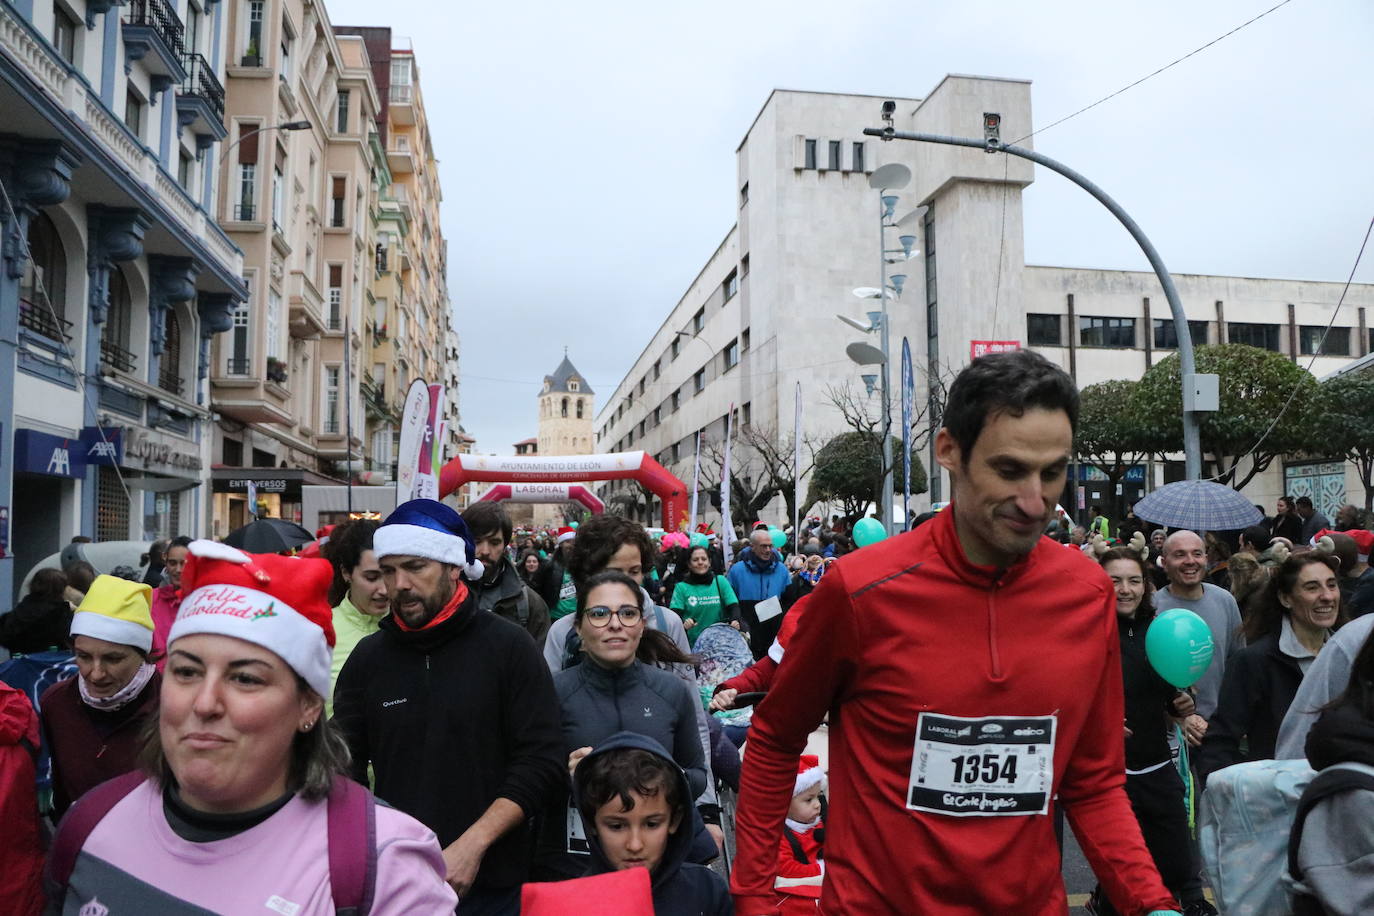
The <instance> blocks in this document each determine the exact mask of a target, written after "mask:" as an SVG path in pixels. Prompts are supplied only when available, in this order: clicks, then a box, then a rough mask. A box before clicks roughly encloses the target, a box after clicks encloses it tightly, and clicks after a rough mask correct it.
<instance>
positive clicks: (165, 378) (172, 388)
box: [157, 367, 186, 397]
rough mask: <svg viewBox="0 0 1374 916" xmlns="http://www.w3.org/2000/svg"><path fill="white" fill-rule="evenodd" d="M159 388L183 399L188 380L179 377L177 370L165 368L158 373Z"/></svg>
mask: <svg viewBox="0 0 1374 916" xmlns="http://www.w3.org/2000/svg"><path fill="white" fill-rule="evenodd" d="M157 387H159V388H161V389H162V390H163V391H167V392H171V393H172V394H174V395H176V396H177V397H181V396H182V394H184V393H185V391H186V379H184V378H182V377H181V376H179V375H177V374H176V370H175V369H170V368H167V367H163V368H162V369H159V370H158V373H157Z"/></svg>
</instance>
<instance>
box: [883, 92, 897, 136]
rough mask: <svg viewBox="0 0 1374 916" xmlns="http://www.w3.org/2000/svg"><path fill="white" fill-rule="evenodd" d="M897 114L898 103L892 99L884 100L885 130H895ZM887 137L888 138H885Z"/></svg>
mask: <svg viewBox="0 0 1374 916" xmlns="http://www.w3.org/2000/svg"><path fill="white" fill-rule="evenodd" d="M896 115H897V103H896V102H894V101H893V100H892V99H888V100H887V101H886V102H883V124H884V125H885V127H884V130H887V131H895V130H896V129H897V127H896V124H895V123H894V118H895V117H896ZM884 139H887V138H884Z"/></svg>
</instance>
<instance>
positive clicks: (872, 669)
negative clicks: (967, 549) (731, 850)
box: [732, 507, 1177, 916]
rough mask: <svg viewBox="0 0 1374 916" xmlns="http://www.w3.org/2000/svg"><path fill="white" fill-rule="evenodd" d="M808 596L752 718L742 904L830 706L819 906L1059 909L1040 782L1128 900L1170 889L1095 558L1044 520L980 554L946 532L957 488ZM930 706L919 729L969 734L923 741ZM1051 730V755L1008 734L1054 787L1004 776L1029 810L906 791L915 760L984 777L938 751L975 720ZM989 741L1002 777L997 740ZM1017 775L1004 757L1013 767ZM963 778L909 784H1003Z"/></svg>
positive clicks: (1136, 903) (995, 800) (752, 909)
mask: <svg viewBox="0 0 1374 916" xmlns="http://www.w3.org/2000/svg"><path fill="white" fill-rule="evenodd" d="M807 601H808V605H809V606H808V607H807V613H806V616H805V620H804V621H803V623H802V625H801V626H799V627H797V630H796V632H795V633H794V634H793V636H792V639H791V640H790V641H789V643H788V646H787V653H786V657H785V659H784V660H783V663H782V664H781V665H780V666H779V668H778V672H777V675H776V677H775V678H774V681H773V685H772V689H771V690H770V691H769V693H768V696H767V698H766V699H765V700H764V701H763V702H762V703H761V704H760V706H759V708H758V711H757V712H756V713H755V715H754V719H753V725H752V726H751V728H750V734H749V752H748V753H747V754H746V755H745V758H744V771H743V776H742V779H741V788H740V801H739V810H738V814H737V818H736V826H737V839H738V844H739V856H738V861H737V863H736V866H735V871H734V885H733V888H732V890H733V891H734V893H735V901H736V908H737V912H738V913H739V914H740V916H755V914H766V913H773V912H776V903H775V902H774V900H775V898H774V896H773V894H772V890H773V880H774V868H775V866H776V863H777V850H778V845H777V843H778V836H779V835H780V833H781V830H782V822H783V818H784V816H785V814H786V812H787V807H788V804H789V802H790V800H791V793H792V788H793V785H794V780H795V771H796V761H797V755H798V754H800V753H801V752H802V749H803V748H804V746H805V744H806V740H807V736H808V735H809V734H810V733H811V731H812V729H814V728H815V727H816V725H817V724H818V723H819V722H820V721H821V718H822V717H823V716H824V715H825V714H826V713H827V712H829V714H830V760H829V763H830V772H829V784H830V811H829V816H828V817H827V825H826V826H827V835H826V876H825V885H824V889H823V891H822V895H821V912H822V913H825V914H830V916H839V914H844V916H867V914H892V916H906V914H911V913H921V914H924V916H929V914H941V916H944V914H968V916H973V914H979V916H981V914H988V913H998V914H1002V913H1015V914H1050V913H1056V914H1062V913H1064V912H1066V911H1067V909H1068V901H1067V898H1066V896H1065V892H1064V884H1063V880H1062V879H1061V876H1060V860H1059V852H1058V850H1057V847H1056V842H1055V836H1054V826H1053V817H1052V812H1053V805H1054V804H1055V802H1054V801H1051V800H1049V799H1048V798H1046V797H1044V796H1046V795H1048V794H1051V793H1052V794H1054V795H1057V798H1058V804H1061V805H1062V806H1063V807H1064V809H1065V811H1066V813H1067V815H1068V818H1069V821H1070V823H1071V824H1072V825H1073V828H1074V833H1075V835H1076V836H1077V837H1078V838H1079V841H1080V845H1081V847H1082V849H1083V852H1084V854H1085V855H1086V856H1087V859H1088V862H1089V864H1091V865H1092V867H1093V871H1094V872H1095V873H1096V874H1097V875H1098V877H1099V879H1100V880H1101V881H1102V884H1103V886H1104V887H1105V888H1106V890H1107V893H1108V895H1109V896H1110V898H1111V900H1112V902H1113V903H1114V904H1115V905H1116V907H1117V908H1118V909H1119V910H1120V911H1121V912H1122V913H1123V914H1125V916H1142V914H1146V913H1149V912H1150V911H1151V910H1155V909H1165V910H1173V909H1177V905H1176V904H1175V903H1174V901H1173V899H1172V898H1171V897H1170V895H1169V892H1168V891H1167V890H1165V888H1164V885H1163V883H1162V882H1161V881H1160V879H1159V875H1158V873H1157V872H1156V870H1155V867H1154V864H1153V862H1152V861H1151V859H1150V854H1149V852H1148V851H1147V850H1146V848H1145V844H1144V842H1143V841H1142V839H1141V835H1140V828H1139V826H1138V824H1137V823H1136V819H1135V816H1134V815H1133V814H1132V812H1131V807H1130V803H1129V802H1128V801H1127V798H1126V793H1125V791H1124V785H1125V760H1124V756H1123V750H1122V741H1121V723H1122V721H1123V705H1122V688H1121V683H1122V682H1121V662H1120V646H1119V644H1118V639H1117V625H1116V599H1115V595H1114V593H1113V592H1112V589H1111V586H1110V582H1109V580H1108V579H1107V576H1106V575H1105V574H1104V573H1103V571H1102V569H1101V568H1100V567H1099V566H1097V564H1095V563H1093V562H1092V561H1091V560H1089V559H1088V558H1087V557H1085V556H1083V555H1082V554H1081V553H1080V552H1079V551H1076V550H1065V549H1064V548H1063V547H1062V546H1060V545H1059V544H1056V543H1054V542H1053V541H1050V540H1048V539H1042V540H1041V541H1040V543H1039V544H1037V545H1036V547H1035V548H1034V549H1033V550H1032V551H1031V553H1030V554H1029V555H1027V556H1026V557H1025V558H1024V559H1022V560H1021V561H1020V562H1018V563H1017V564H1015V565H1014V566H1012V567H1010V568H1009V569H1006V570H1001V571H999V570H996V569H993V568H991V567H980V566H975V565H973V564H972V563H970V562H969V561H968V559H967V557H966V556H965V555H964V551H963V548H962V546H961V545H960V544H959V540H958V537H957V535H956V534H955V530H954V511H953V507H950V508H948V509H946V510H945V511H944V512H941V513H940V514H939V515H938V516H937V517H936V518H934V519H932V520H931V521H930V522H928V523H927V524H925V525H922V526H921V527H920V528H918V529H916V530H915V531H913V532H909V533H907V534H903V535H899V536H898V537H895V538H890V539H888V540H886V541H883V542H881V543H879V544H874V545H870V546H868V547H865V548H863V549H862V550H860V551H858V552H857V553H854V554H851V555H848V556H846V557H844V558H843V559H841V560H840V561H839V562H838V563H836V564H835V565H834V566H833V567H831V569H830V571H829V572H827V573H826V575H825V578H823V579H822V580H821V583H820V585H818V586H817V588H816V590H815V591H814V592H813V593H812V594H811V595H810V596H809V597H808V599H807ZM923 713H925V714H927V716H928V718H927V720H926V722H927V729H925V730H923V731H922V735H921V737H922V739H923V740H929V739H931V738H932V732H930V731H929V728H930V727H932V726H935V723H937V722H939V721H943V723H944V725H943V728H944V731H945V733H947V734H950V735H953V736H962V737H951V738H949V739H937V740H939V741H940V744H939V746H938V748H937V749H936V750H932V749H931V745H930V744H928V743H924V744H922V748H923V751H922V752H921V753H920V754H918V753H916V745H917V739H918V735H917V723H918V718H919V717H920V716H921V715H922V714H923ZM936 715H939V716H946V717H959V718H961V719H963V718H967V719H978V718H981V717H1028V718H1027V719H1026V721H1025V722H1021V721H1020V719H1019V718H1018V719H1017V720H1016V721H1014V722H1012V723H1006V722H1005V719H1004V720H1003V722H1002V724H996V723H984V724H980V723H976V722H975V723H970V724H969V725H968V726H963V725H962V723H959V722H955V723H950V721H949V720H948V719H944V720H932V719H931V718H929V717H931V716H936ZM1051 717H1052V718H1051ZM951 725H952V726H954V727H951ZM935 727H938V726H935ZM1046 730H1050V731H1052V733H1053V748H1054V753H1053V755H1052V768H1051V759H1050V755H1049V754H1048V748H1047V747H1046V746H1045V745H1043V744H1041V745H1038V746H1027V745H1026V744H1021V745H1017V747H1018V748H1019V749H1018V750H1017V751H1016V752H1015V753H1016V754H1019V755H1026V756H1020V757H1018V764H1017V766H1019V770H1020V773H1021V775H1022V776H1023V777H1025V776H1026V774H1027V773H1029V774H1031V775H1032V776H1033V777H1035V774H1041V775H1040V776H1038V777H1036V778H1040V779H1043V780H1044V782H1043V783H1042V785H1044V788H1045V789H1047V790H1048V791H1047V792H1046V793H1038V794H1037V793H1034V792H1031V793H1030V794H1028V795H1021V796H1017V798H1021V799H1035V798H1037V797H1039V798H1040V799H1041V801H1039V802H1035V801H1027V802H1024V804H1027V805H1036V806H1037V812H1036V813H1029V814H1015V815H1013V814H974V815H972V816H956V815H955V814H950V813H932V812H931V811H928V810H917V809H915V808H913V807H908V804H909V803H910V804H912V805H916V804H917V803H918V798H917V797H918V795H920V793H922V792H927V791H928V790H929V789H930V787H929V786H926V785H919V786H918V785H917V781H918V777H917V775H916V772H915V771H916V770H917V768H918V765H919V767H921V768H924V767H926V766H927V765H928V764H931V761H932V760H934V759H936V758H939V759H941V760H945V761H946V762H945V763H944V764H943V765H944V766H945V767H946V769H945V770H942V771H939V772H941V773H943V774H946V775H942V776H940V777H939V779H937V780H935V781H936V782H937V786H936V788H940V787H941V786H943V785H945V784H946V783H944V782H940V780H946V781H947V780H949V779H958V778H963V779H966V780H968V779H969V774H970V772H971V773H972V780H973V781H976V780H977V779H978V778H979V771H978V768H977V767H976V766H973V767H968V768H963V767H962V765H961V768H960V769H955V768H954V767H955V763H954V762H953V761H952V760H949V759H948V757H949V756H950V755H952V754H953V753H962V752H963V750H962V749H961V750H957V751H951V750H950V748H952V747H953V746H954V745H955V744H957V743H962V742H969V741H973V740H974V739H973V738H971V737H968V735H969V734H970V733H971V732H976V733H981V732H985V731H986V732H996V733H998V734H999V735H1001V736H1002V737H1003V738H1004V739H1005V740H1006V741H1007V742H1017V741H1019V742H1027V743H1028V742H1030V741H1032V740H1039V739H1031V738H1012V737H1011V735H1012V733H1013V731H1014V732H1015V733H1016V734H1018V735H1026V734H1033V735H1039V734H1042V733H1043V732H1044V731H1046ZM967 750H979V748H968V749H967ZM988 750H997V749H996V748H988ZM1037 754H1038V755H1039V756H1038V757H1037V756H1036V755H1037ZM941 755H945V756H941ZM985 756H986V757H991V758H994V761H993V762H994V763H996V766H998V767H1001V768H1002V769H1001V776H1002V777H1003V778H1005V777H1007V775H1008V771H1007V766H1008V765H1007V762H1006V759H1005V758H1004V757H1000V756H997V755H993V754H988V755H985ZM980 759H982V758H980ZM962 762H967V758H965V759H964V760H963V761H962ZM994 769H996V767H994ZM923 772H925V771H924V770H923ZM929 772H931V773H936V772H937V771H936V770H935V769H932V770H930V771H929ZM951 773H958V774H960V775H959V776H950V775H948V774H951ZM1016 775H1017V769H1015V768H1013V769H1011V770H1010V778H1012V779H1015V778H1016ZM991 778H994V779H995V778H998V777H996V776H993V777H991ZM920 779H925V777H924V776H922V777H920ZM1051 781H1052V782H1051ZM960 785H961V788H956V789H952V790H945V789H942V788H941V789H940V791H935V792H934V793H933V794H931V795H922V796H921V797H920V800H919V804H920V805H923V806H924V805H929V804H935V805H943V806H954V805H959V804H961V803H962V804H963V805H970V804H971V805H975V806H977V805H978V804H979V803H980V799H982V800H984V803H986V804H988V805H989V806H990V807H991V808H992V810H994V811H995V810H1001V809H1000V808H999V807H998V806H1000V805H1009V804H1012V802H1010V801H1007V800H1006V799H1007V798H1009V797H1010V796H1001V797H1000V799H999V797H997V796H995V795H994V793H992V792H991V791H988V792H981V793H980V792H977V791H974V789H976V785H975V786H973V787H972V788H967V789H966V788H964V787H962V783H961V784H960ZM966 791H967V797H965V793H966ZM931 798H933V799H934V801H930V799H931ZM988 799H992V800H991V801H987V800H988ZM1016 804H1023V802H1017V803H1016ZM949 810H955V809H954V808H952V807H951V808H950V809H949ZM957 810H959V813H960V814H964V815H967V814H968V812H969V809H968V808H967V807H961V808H958V809H957ZM1039 810H1044V812H1045V813H1038V811H1039Z"/></svg>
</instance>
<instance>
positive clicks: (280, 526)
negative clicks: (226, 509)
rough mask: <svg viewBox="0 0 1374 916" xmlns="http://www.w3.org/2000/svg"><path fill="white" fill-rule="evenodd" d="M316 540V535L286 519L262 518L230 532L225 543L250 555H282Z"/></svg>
mask: <svg viewBox="0 0 1374 916" xmlns="http://www.w3.org/2000/svg"><path fill="white" fill-rule="evenodd" d="M313 540H315V535H313V534H311V533H310V532H309V531H306V530H305V529H304V528H302V527H301V526H300V525H297V524H296V523H295V522H288V521H287V520H286V519H284V518H260V519H258V520H257V521H256V522H249V523H248V524H247V525H244V526H243V527H242V528H236V529H234V530H233V531H231V532H229V536H228V537H226V538H225V539H224V543H226V544H228V545H229V546H230V547H237V548H238V549H239V550H246V551H248V552H249V553H280V552H281V551H283V550H294V549H296V548H297V547H300V546H301V545H302V544H309V543H310V542H311V541H313Z"/></svg>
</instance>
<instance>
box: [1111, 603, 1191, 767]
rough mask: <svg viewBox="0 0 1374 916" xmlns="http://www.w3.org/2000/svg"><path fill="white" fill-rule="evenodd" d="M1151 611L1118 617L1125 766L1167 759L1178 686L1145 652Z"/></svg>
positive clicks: (1148, 763)
mask: <svg viewBox="0 0 1374 916" xmlns="http://www.w3.org/2000/svg"><path fill="white" fill-rule="evenodd" d="M1153 620H1154V614H1153V612H1151V613H1150V616H1149V617H1147V618H1145V619H1143V620H1141V619H1126V618H1122V617H1118V618H1117V620H1116V623H1117V627H1118V629H1119V630H1120V633H1121V682H1122V686H1123V687H1124V688H1125V697H1126V727H1127V728H1129V729H1130V730H1131V735H1130V737H1128V738H1127V739H1126V769H1128V770H1143V769H1145V768H1146V767H1148V766H1153V765H1154V764H1156V763H1161V762H1163V761H1165V760H1168V759H1169V724H1168V720H1167V718H1166V717H1167V716H1168V715H1169V714H1170V713H1171V712H1172V711H1173V700H1174V697H1175V696H1176V695H1177V694H1178V688H1177V687H1175V686H1174V685H1172V684H1170V683H1169V682H1168V681H1166V680H1164V678H1162V677H1160V676H1159V672H1157V671H1155V669H1154V666H1153V665H1151V664H1150V659H1149V658H1148V657H1147V656H1146V654H1145V633H1146V632H1147V631H1148V630H1149V628H1150V624H1151V622H1153Z"/></svg>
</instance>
